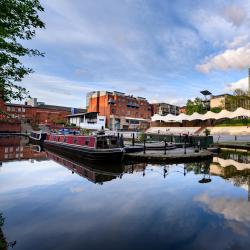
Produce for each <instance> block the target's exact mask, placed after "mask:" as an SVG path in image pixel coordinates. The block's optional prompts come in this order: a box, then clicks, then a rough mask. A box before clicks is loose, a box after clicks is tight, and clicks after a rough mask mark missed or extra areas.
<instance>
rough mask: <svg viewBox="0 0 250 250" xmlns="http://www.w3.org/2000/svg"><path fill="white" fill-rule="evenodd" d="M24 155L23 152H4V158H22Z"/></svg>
mask: <svg viewBox="0 0 250 250" xmlns="http://www.w3.org/2000/svg"><path fill="white" fill-rule="evenodd" d="M22 157H23V153H20V154H16V155H15V154H13V153H10V154H4V159H13V158H22Z"/></svg>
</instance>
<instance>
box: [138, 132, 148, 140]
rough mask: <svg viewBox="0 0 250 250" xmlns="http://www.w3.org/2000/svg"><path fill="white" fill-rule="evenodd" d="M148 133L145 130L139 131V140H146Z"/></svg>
mask: <svg viewBox="0 0 250 250" xmlns="http://www.w3.org/2000/svg"><path fill="white" fill-rule="evenodd" d="M146 138H147V137H146V134H145V133H143V132H141V133H139V136H138V139H139V141H141V142H142V141H144V140H146Z"/></svg>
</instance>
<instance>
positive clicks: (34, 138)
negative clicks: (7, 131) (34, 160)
mask: <svg viewBox="0 0 250 250" xmlns="http://www.w3.org/2000/svg"><path fill="white" fill-rule="evenodd" d="M46 136H47V133H44V132H41V131H31V132H30V135H29V140H30V142H31V143H34V144H40V143H43V141H44V140H45V139H46Z"/></svg>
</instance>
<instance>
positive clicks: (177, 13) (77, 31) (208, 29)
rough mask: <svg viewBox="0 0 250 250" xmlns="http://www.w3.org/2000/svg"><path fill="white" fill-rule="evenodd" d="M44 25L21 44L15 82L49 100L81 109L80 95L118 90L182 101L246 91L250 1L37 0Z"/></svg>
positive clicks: (83, 97)
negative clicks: (28, 53) (24, 73)
mask: <svg viewBox="0 0 250 250" xmlns="http://www.w3.org/2000/svg"><path fill="white" fill-rule="evenodd" d="M41 3H42V5H43V7H44V8H45V11H44V13H41V14H40V17H41V19H42V20H43V21H44V22H45V24H46V29H44V30H37V32H36V37H35V38H34V39H33V40H31V41H28V42H25V43H24V44H25V45H26V46H28V47H30V48H37V49H39V50H40V51H42V52H44V53H45V57H43V58H41V57H27V58H24V59H23V63H24V64H25V65H27V66H29V67H32V68H33V69H34V71H35V73H33V74H32V75H30V76H28V77H26V78H25V79H24V80H23V81H22V83H21V84H22V86H24V87H26V88H27V89H28V90H29V91H30V94H31V96H32V97H37V98H38V100H39V101H44V102H46V103H48V104H56V105H64V106H70V107H85V105H86V93H87V92H89V91H94V90H108V91H120V92H124V93H127V94H131V95H134V96H142V97H146V98H147V99H148V101H150V102H167V103H171V104H177V105H184V104H185V103H186V101H187V99H192V98H194V97H196V96H200V97H201V94H200V91H201V90H204V89H207V90H209V91H210V92H212V93H213V94H214V95H216V94H222V93H231V92H232V91H233V90H234V89H235V88H243V89H245V90H246V89H247V75H248V70H247V69H248V67H249V66H250V36H249V28H250V1H247V0H235V1H231V0H209V1H202V0H174V1H173V0H74V1H72V0H41Z"/></svg>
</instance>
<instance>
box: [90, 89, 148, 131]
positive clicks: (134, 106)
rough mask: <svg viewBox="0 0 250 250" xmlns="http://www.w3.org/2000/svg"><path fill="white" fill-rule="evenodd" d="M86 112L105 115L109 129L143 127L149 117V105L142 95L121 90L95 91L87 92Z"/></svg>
mask: <svg viewBox="0 0 250 250" xmlns="http://www.w3.org/2000/svg"><path fill="white" fill-rule="evenodd" d="M87 107H88V112H98V113H99V115H100V116H106V126H107V127H109V128H110V129H125V130H133V129H145V128H147V127H148V125H149V121H150V118H151V105H150V104H149V102H148V101H147V100H146V99H145V98H143V97H134V96H132V95H125V94H124V93H121V92H117V91H114V92H108V91H96V92H91V93H89V94H87Z"/></svg>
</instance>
